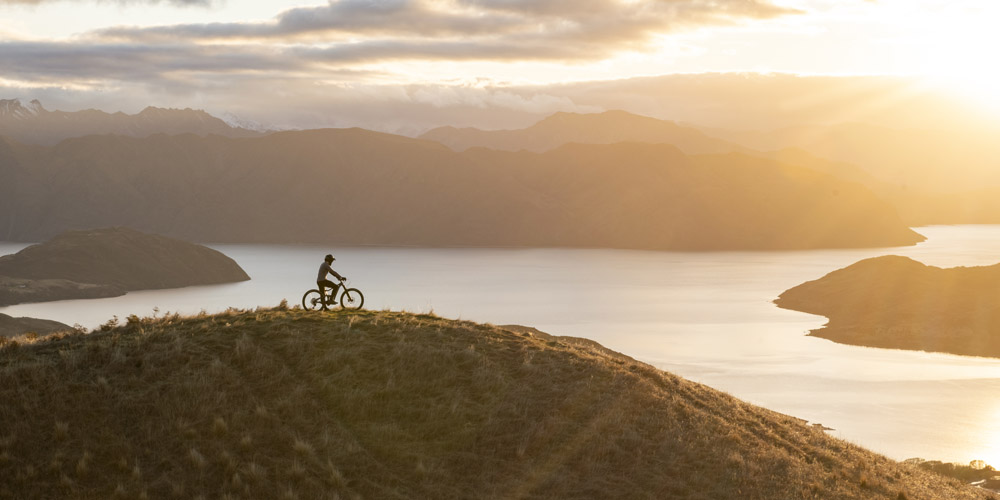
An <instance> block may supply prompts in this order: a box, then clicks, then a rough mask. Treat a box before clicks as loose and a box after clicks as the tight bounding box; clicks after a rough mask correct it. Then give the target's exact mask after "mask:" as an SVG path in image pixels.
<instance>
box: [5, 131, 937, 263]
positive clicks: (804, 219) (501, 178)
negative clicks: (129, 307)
mask: <svg viewBox="0 0 1000 500" xmlns="http://www.w3.org/2000/svg"><path fill="white" fill-rule="evenodd" d="M0 178H3V179H4V180H6V181H7V182H6V183H0V234H2V233H6V234H7V235H8V236H7V238H8V239H14V240H27V241H32V240H34V241H37V240H39V239H44V238H48V237H50V236H51V235H52V233H54V232H59V231H63V230H66V229H73V228H89V227H102V226H108V225H124V226H129V227H134V228H137V229H140V230H143V231H148V232H154V233H157V234H165V235H170V236H174V237H178V238H182V239H185V240H191V241H211V242H242V243H254V242H261V243H333V244H343V245H416V246H430V247H436V246H504V247H507V246H520V247H604V248H632V249H658V250H668V249H685V250H733V249H799V248H824V247H837V248H841V247H881V246H896V245H908V244H913V243H915V242H917V241H921V240H922V239H923V238H922V237H921V236H919V235H917V234H916V233H914V232H913V231H911V230H910V229H909V228H907V227H906V226H905V225H904V224H903V223H902V222H901V221H900V219H899V217H898V216H897V215H896V213H895V211H894V210H893V209H892V207H890V206H888V205H887V204H885V203H884V202H882V201H881V200H879V199H878V198H877V197H876V196H875V195H873V194H872V193H871V192H870V191H868V190H867V189H865V188H864V187H862V186H859V185H857V184H854V183H848V182H843V181H840V180H837V179H836V178H834V177H831V176H829V175H825V174H818V173H815V172H813V171H810V170H807V169H801V168H795V167H789V166H786V165H784V164H781V163H778V162H775V161H772V160H766V159H759V158H753V157H750V156H746V155H742V154H736V153H733V154H727V155H703V156H688V155H685V154H683V153H682V152H680V151H678V150H677V149H676V148H674V147H671V146H668V145H650V144H613V145H582V144H574V145H567V146H563V147H560V148H558V149H556V150H553V151H549V152H546V153H541V154H536V153H529V152H518V153H512V152H501V151H491V150H485V149H482V148H477V149H472V150H469V151H466V152H465V153H455V152H453V151H451V150H449V149H447V148H446V147H444V146H442V145H440V144H437V143H433V142H430V141H420V140H414V139H409V138H405V137H400V136H393V135H389V134H380V133H376V132H370V131H366V130H360V129H345V130H313V131H303V132H282V133H276V134H271V135H269V136H265V137H261V138H253V139H227V138H222V137H207V138H202V137H197V136H193V135H184V136H163V135H159V136H154V137H149V138H146V139H130V138H124V137H112V136H105V137H88V138H82V139H73V140H67V141H64V142H62V143H60V144H59V145H58V146H56V147H53V148H39V147H29V146H24V145H19V144H16V143H11V142H8V143H7V144H6V147H4V144H3V141H0Z"/></svg>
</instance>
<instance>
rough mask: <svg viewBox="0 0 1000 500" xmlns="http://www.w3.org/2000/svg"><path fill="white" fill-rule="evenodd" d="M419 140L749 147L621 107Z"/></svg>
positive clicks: (508, 145) (544, 147)
mask: <svg viewBox="0 0 1000 500" xmlns="http://www.w3.org/2000/svg"><path fill="white" fill-rule="evenodd" d="M420 138H421V139H427V140H431V141H436V142H440V143H441V144H444V145H445V146H448V147H449V148H451V149H454V150H455V151H465V150H467V149H469V148H474V147H485V148H489V149H496V150H501V151H522V150H526V151H534V152H537V153H541V152H544V151H549V150H551V149H555V148H557V147H559V146H562V145H564V144H569V143H574V142H578V143H582V144H614V143H617V142H643V143H649V144H671V145H674V146H676V147H677V148H678V149H680V150H681V151H683V152H684V153H688V154H702V153H730V152H734V151H743V152H746V151H749V150H748V148H746V147H743V146H739V145H736V144H734V143H731V142H726V141H723V140H720V139H716V138H714V137H710V136H708V135H707V134H705V133H704V132H701V131H700V130H698V129H696V128H693V127H685V126H682V125H678V124H676V123H674V122H670V121H664V120H657V119H655V118H649V117H647V116H640V115H635V114H632V113H626V112H625V111H607V112H604V113H589V114H581V113H556V114H554V115H552V116H549V117H548V118H545V119H544V120H542V121H540V122H538V123H536V124H535V125H532V126H530V127H528V128H524V129H517V130H479V129H476V128H454V127H440V128H436V129H434V130H431V131H429V132H427V133H425V134H423V135H422V136H420Z"/></svg>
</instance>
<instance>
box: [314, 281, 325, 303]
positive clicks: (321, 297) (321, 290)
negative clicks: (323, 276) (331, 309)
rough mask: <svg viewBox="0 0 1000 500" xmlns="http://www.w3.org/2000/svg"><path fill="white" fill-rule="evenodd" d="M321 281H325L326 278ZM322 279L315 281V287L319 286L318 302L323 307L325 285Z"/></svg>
mask: <svg viewBox="0 0 1000 500" xmlns="http://www.w3.org/2000/svg"><path fill="white" fill-rule="evenodd" d="M323 281H326V280H323ZM323 281H317V282H316V287H317V288H319V301H320V303H322V304H323V307H324V308H325V307H326V285H325V284H324V283H323Z"/></svg>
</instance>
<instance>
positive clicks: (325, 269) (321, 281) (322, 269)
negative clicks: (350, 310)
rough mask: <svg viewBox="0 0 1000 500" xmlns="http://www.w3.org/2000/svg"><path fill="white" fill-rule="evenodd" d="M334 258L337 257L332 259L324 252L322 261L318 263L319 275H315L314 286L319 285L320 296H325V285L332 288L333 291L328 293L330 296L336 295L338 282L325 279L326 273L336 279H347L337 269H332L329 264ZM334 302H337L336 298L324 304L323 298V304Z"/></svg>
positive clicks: (331, 256)
mask: <svg viewBox="0 0 1000 500" xmlns="http://www.w3.org/2000/svg"><path fill="white" fill-rule="evenodd" d="M335 260H337V259H334V258H333V255H330V254H326V257H324V258H323V263H322V264H320V265H319V275H318V276H316V286H318V287H319V293H320V297H326V287H330V288H332V289H333V292H332V293H330V296H331V297H336V296H337V287H339V286H340V284H338V283H334V282H332V281H330V280H328V279H326V275H327V274H332V275H334V276H336V278H337V279H338V280H340V281H344V280H346V279H347V278H346V277H344V276H341V275H340V274H339V273H337V271H334V270H333V268H332V267H330V264H331V263H332V262H333V261H335ZM336 303H337V299H333V302H332V303H331V304H326V302H325V299H324V305H328V306H329V305H333V304H336Z"/></svg>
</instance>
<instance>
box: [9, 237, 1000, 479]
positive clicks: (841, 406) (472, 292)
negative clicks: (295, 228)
mask: <svg viewBox="0 0 1000 500" xmlns="http://www.w3.org/2000/svg"><path fill="white" fill-rule="evenodd" d="M917 231H918V232H920V233H921V234H924V235H925V236H927V237H928V240H927V241H926V242H924V243H921V244H919V245H917V246H914V247H903V248H888V249H867V250H817V251H796V252H710V253H688V252H650V251H627V250H573V249H419V248H327V247H307V246H268V245H213V247H214V248H217V249H218V250H220V251H222V252H224V253H226V254H227V255H229V256H230V257H232V258H234V259H235V260H236V261H237V262H239V264H240V265H241V266H243V268H244V269H245V270H246V271H247V273H249V274H250V276H251V277H252V278H253V279H252V280H251V281H249V282H245V283H236V284H231V285H216V286H202V287H190V288H183V289H175V290H159V291H145V292H133V293H129V294H128V295H125V296H123V297H116V298H110V299H96V300H78V301H61V302H50V303H45V304H24V305H18V306H12V307H7V308H0V313H4V314H9V315H12V316H31V317H38V318H46V319H54V320H57V321H62V322H64V323H68V324H74V323H78V324H81V325H83V326H86V327H88V328H92V327H95V326H97V325H99V324H101V323H103V322H105V321H107V320H108V319H109V318H111V317H112V316H113V315H117V316H119V317H125V316H127V315H129V314H138V315H152V314H153V312H154V308H157V309H158V310H159V311H160V314H163V313H165V312H167V311H169V312H180V313H183V314H188V313H197V312H199V311H201V310H205V311H208V312H215V311H221V310H224V309H226V308H227V307H237V308H252V307H256V306H260V305H264V306H272V305H276V304H278V303H279V302H280V301H281V300H282V299H287V300H288V301H289V303H291V304H296V303H298V302H299V301H300V300H301V297H302V294H303V292H305V290H306V289H307V288H311V287H312V286H313V284H314V283H313V281H314V279H315V275H316V269H317V268H318V267H319V264H320V262H321V261H322V257H323V255H324V254H326V253H328V252H331V251H332V252H333V253H334V254H335V255H336V257H337V261H336V262H335V263H334V268H335V269H337V270H338V271H339V272H340V273H341V274H344V275H346V276H348V277H349V278H350V283H351V286H356V287H358V288H360V289H361V290H362V291H363V292H364V293H365V307H366V309H393V310H407V311H412V312H431V311H433V312H434V313H435V314H438V315H439V316H443V317H448V318H461V319H468V320H474V321H479V322H489V323H494V324H511V323H514V324H521V325H528V326H534V327H537V328H539V329H541V330H543V331H546V332H549V333H552V334H555V335H572V336H578V337H586V338H590V339H593V340H596V341H598V342H600V343H602V344H603V345H605V346H607V347H609V348H611V349H615V350H617V351H621V352H624V353H626V354H629V355H631V356H633V357H635V358H637V359H640V360H643V361H646V362H649V363H651V364H653V365H655V366H658V367H660V368H662V369H665V370H668V371H671V372H673V373H676V374H678V375H681V376H684V377H686V378H688V379H691V380H695V381H698V382H701V383H704V384H707V385H709V386H712V387H715V388H717V389H720V390H723V391H726V392H728V393H730V394H733V395H734V396H737V397H739V398H741V399H743V400H746V401H749V402H752V403H754V404H758V405H761V406H764V407H767V408H770V409H772V410H775V411H779V412H782V413H786V414H789V415H793V416H796V417H799V418H803V419H806V420H808V421H810V422H814V423H821V424H823V425H826V426H827V427H832V428H834V430H833V431H830V433H831V434H832V435H834V436H837V437H841V438H844V439H847V440H849V441H852V442H855V443H858V444H861V445H863V446H865V447H867V448H870V449H872V450H875V451H878V452H881V453H884V454H886V455H888V456H890V457H893V458H896V459H905V458H910V457H923V458H926V459H938V460H945V461H956V462H963V463H967V462H969V461H970V460H973V459H982V460H985V461H986V462H987V463H990V464H993V465H994V466H997V467H1000V425H997V423H998V422H1000V360H998V359H988V358H973V357H961V356H952V355H946V354H931V353H923V352H908V351H898V350H887V349H872V348H864V347H851V346H844V345H838V344H835V343H833V342H830V341H827V340H823V339H818V338H814V337H807V336H805V334H806V333H807V331H808V330H810V329H814V328H818V327H820V326H821V325H822V324H823V323H825V321H826V320H825V318H822V317H818V316H812V315H808V314H803V313H797V312H793V311H786V310H782V309H778V308H777V307H775V306H774V305H773V304H772V303H771V301H772V300H773V299H774V298H776V297H777V296H778V294H780V293H781V292H782V291H784V290H786V289H788V288H791V287H793V286H795V285H798V284H799V283H802V282H804V281H808V280H812V279H816V278H819V277H821V276H823V275H824V274H826V273H828V272H830V271H833V270H835V269H838V268H841V267H844V266H846V265H849V264H851V263H854V262H856V261H857V260H860V259H863V258H867V257H873V256H877V255H886V254H898V255H906V256H910V257H913V258H915V259H917V260H919V261H921V262H924V263H927V264H931V265H937V266H942V267H952V266H960V265H964V266H973V265H988V264H995V263H997V262H1000V226H933V227H923V228H917ZM24 246H25V245H24V244H15V243H0V254H4V253H12V252H15V251H17V250H19V249H20V248H23V247H24Z"/></svg>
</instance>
